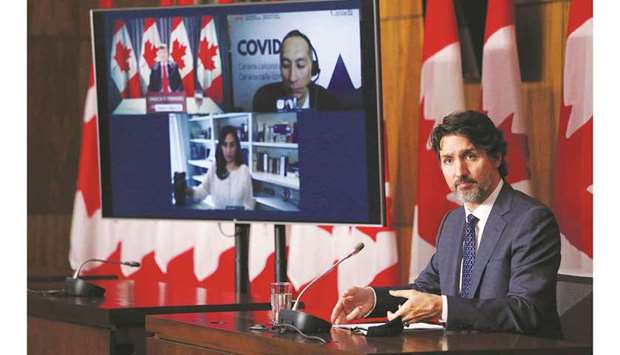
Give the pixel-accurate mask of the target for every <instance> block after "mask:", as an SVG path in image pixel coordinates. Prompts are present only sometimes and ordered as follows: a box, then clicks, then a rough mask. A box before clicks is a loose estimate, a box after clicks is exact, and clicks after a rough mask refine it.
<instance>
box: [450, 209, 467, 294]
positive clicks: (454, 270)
mask: <svg viewBox="0 0 620 355" xmlns="http://www.w3.org/2000/svg"><path fill="white" fill-rule="evenodd" d="M463 208H464V207H462V208H461V211H460V213H461V214H462V216H465V211H464V210H463ZM458 221H459V222H458V223H454V226H453V227H452V228H451V229H450V230H451V231H452V233H451V235H453V236H454V238H455V239H456V242H453V243H450V248H449V249H448V254H449V255H447V258H446V261H447V265H446V267H447V271H448V273H447V275H448V287H449V292H450V293H449V294H448V295H450V296H456V295H458V294H459V286H460V280H461V259H462V258H463V229H464V228H465V218H458Z"/></svg>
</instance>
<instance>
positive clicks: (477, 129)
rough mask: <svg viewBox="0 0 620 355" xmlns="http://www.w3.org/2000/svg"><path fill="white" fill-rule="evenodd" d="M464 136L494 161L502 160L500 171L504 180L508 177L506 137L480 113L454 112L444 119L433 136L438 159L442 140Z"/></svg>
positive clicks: (433, 145) (432, 144)
mask: <svg viewBox="0 0 620 355" xmlns="http://www.w3.org/2000/svg"><path fill="white" fill-rule="evenodd" d="M451 135H457V136H463V137H465V138H467V139H469V141H470V142H471V143H472V144H473V145H474V146H475V147H476V149H480V150H484V151H485V152H486V153H487V154H488V155H489V156H491V157H492V158H494V159H501V161H502V163H501V164H500V166H499V168H498V171H499V175H500V176H501V177H502V178H503V177H505V176H506V175H508V165H507V164H506V151H507V145H506V141H505V140H504V135H503V134H502V131H500V130H499V129H498V128H497V127H495V125H494V124H493V121H491V119H490V118H489V116H487V115H485V114H484V113H482V112H478V111H462V112H453V113H451V114H449V115H447V116H446V117H444V118H443V120H442V122H441V124H440V125H439V126H437V127H435V129H433V133H432V135H431V146H432V147H433V150H434V151H435V153H437V158H439V150H440V145H439V144H440V143H441V139H442V138H443V137H445V136H451Z"/></svg>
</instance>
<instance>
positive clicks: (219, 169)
mask: <svg viewBox="0 0 620 355" xmlns="http://www.w3.org/2000/svg"><path fill="white" fill-rule="evenodd" d="M229 134H232V136H233V137H234V138H235V147H236V148H237V149H236V150H235V164H237V166H241V142H240V141H239V136H237V129H236V128H235V127H233V126H224V127H223V128H222V129H221V130H220V134H219V136H218V137H217V139H218V142H217V147H216V148H215V165H216V169H215V175H217V177H218V178H220V180H224V179H226V178H227V177H228V175H229V173H228V170H227V169H226V159H224V152H223V151H222V145H223V144H224V142H225V141H226V136H228V135H229Z"/></svg>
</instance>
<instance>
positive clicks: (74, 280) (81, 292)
mask: <svg viewBox="0 0 620 355" xmlns="http://www.w3.org/2000/svg"><path fill="white" fill-rule="evenodd" d="M90 262H98V263H105V264H118V265H126V266H131V267H140V263H139V262H136V261H111V260H103V259H88V260H86V261H85V262H83V263H82V264H81V265H80V267H78V268H77V270H75V273H73V277H66V278H65V288H64V290H65V294H66V295H67V296H74V297H103V295H104V294H105V288H103V287H100V286H97V285H93V284H91V283H88V282H86V281H85V280H84V279H81V278H80V271H82V268H83V267H84V265H86V264H88V263H90Z"/></svg>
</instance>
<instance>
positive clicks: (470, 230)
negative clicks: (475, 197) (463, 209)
mask: <svg viewBox="0 0 620 355" xmlns="http://www.w3.org/2000/svg"><path fill="white" fill-rule="evenodd" d="M476 223H478V218H476V216H474V215H473V214H470V215H469V216H467V223H466V224H465V236H464V238H463V270H462V276H461V297H467V296H468V295H469V291H470V290H469V289H470V288H471V281H472V280H471V279H472V274H473V271H474V263H475V262H476Z"/></svg>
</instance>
